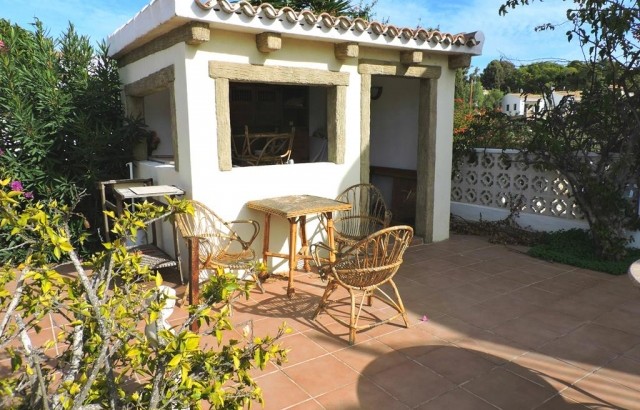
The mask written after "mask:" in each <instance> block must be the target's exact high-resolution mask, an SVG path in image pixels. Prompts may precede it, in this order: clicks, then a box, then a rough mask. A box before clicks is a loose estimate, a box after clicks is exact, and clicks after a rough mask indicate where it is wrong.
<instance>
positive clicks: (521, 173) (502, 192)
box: [451, 149, 583, 220]
mask: <svg viewBox="0 0 640 410" xmlns="http://www.w3.org/2000/svg"><path fill="white" fill-rule="evenodd" d="M451 201H453V202H458V203H464V204H472V205H479V206H484V207H491V208H502V209H505V210H506V211H509V210H510V209H511V208H512V206H515V207H517V208H518V210H519V212H520V213H529V214H536V215H543V216H551V217H555V218H563V219H568V220H582V219H583V216H582V213H581V212H580V209H579V207H578V205H577V204H576V203H575V201H574V200H573V198H572V196H571V192H570V189H569V184H568V182H567V180H566V179H565V178H564V177H563V176H562V175H561V174H560V173H559V172H557V171H541V170H537V169H535V167H533V166H531V165H528V164H527V163H526V162H525V161H524V159H523V157H522V154H521V153H520V152H519V151H517V150H506V151H503V150H500V149H487V150H484V149H479V150H478V151H477V156H476V158H475V159H474V161H472V162H467V161H464V162H462V163H461V164H459V167H458V171H457V172H456V173H455V174H454V176H453V179H452V185H451Z"/></svg>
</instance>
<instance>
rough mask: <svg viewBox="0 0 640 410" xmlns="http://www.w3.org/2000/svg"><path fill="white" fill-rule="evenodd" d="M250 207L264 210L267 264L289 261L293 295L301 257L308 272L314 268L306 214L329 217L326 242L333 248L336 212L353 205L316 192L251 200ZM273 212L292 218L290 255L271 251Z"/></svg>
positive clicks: (327, 218) (290, 290)
mask: <svg viewBox="0 0 640 410" xmlns="http://www.w3.org/2000/svg"><path fill="white" fill-rule="evenodd" d="M247 207H248V208H250V209H255V210H257V211H262V212H264V240H263V245H262V249H263V252H262V256H263V260H264V262H265V263H266V261H267V258H268V257H277V258H284V259H288V260H289V285H288V287H287V295H288V296H289V297H292V296H293V295H294V294H295V289H294V287H293V277H294V271H295V269H296V266H297V264H298V259H304V269H305V271H307V272H309V271H310V270H311V268H310V266H309V259H311V256H310V255H309V243H308V240H307V233H306V223H307V216H308V215H313V214H323V215H324V217H325V218H326V229H327V241H328V242H329V247H330V248H331V249H333V248H334V246H335V242H334V236H333V212H336V211H347V210H349V209H351V204H348V203H345V202H340V201H336V200H334V199H329V198H322V197H319V196H313V195H288V196H281V197H276V198H266V199H260V200H256V201H249V202H248V203H247ZM272 215H277V216H281V217H283V218H286V219H287V220H288V221H289V253H288V254H285V253H277V252H271V251H269V232H270V226H271V216H272ZM298 225H300V239H301V241H302V244H301V245H302V246H301V248H300V251H299V252H298V251H297V250H296V249H297V248H296V246H297V243H296V242H297V237H298ZM334 257H335V255H333V254H330V255H329V258H330V260H332V261H333V258H334Z"/></svg>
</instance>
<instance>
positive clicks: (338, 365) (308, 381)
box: [283, 355, 360, 397]
mask: <svg viewBox="0 0 640 410" xmlns="http://www.w3.org/2000/svg"><path fill="white" fill-rule="evenodd" d="M283 372H284V373H285V374H286V375H287V376H289V377H290V378H291V380H293V381H294V382H295V383H296V384H298V385H299V386H300V387H302V388H303V389H304V390H305V391H306V392H308V393H309V394H310V395H311V396H312V397H315V396H319V395H321V394H324V393H328V392H330V391H333V390H335V389H338V388H341V387H344V386H346V385H348V384H352V383H355V382H356V381H357V380H358V378H359V377H360V375H359V374H358V373H357V372H356V371H355V370H353V369H351V368H349V367H348V366H347V365H346V364H344V363H342V362H341V361H339V360H338V359H336V358H335V357H333V356H331V355H327V356H322V357H319V358H317V359H312V360H309V361H306V362H304V363H301V364H298V365H295V366H291V367H287V368H285V369H283Z"/></svg>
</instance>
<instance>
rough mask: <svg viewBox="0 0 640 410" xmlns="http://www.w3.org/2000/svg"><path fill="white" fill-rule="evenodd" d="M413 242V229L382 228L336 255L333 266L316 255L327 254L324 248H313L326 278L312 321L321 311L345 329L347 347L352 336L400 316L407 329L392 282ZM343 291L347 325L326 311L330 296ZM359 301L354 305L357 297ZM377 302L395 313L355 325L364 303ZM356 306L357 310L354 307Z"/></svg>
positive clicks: (353, 339)
mask: <svg viewBox="0 0 640 410" xmlns="http://www.w3.org/2000/svg"><path fill="white" fill-rule="evenodd" d="M412 238H413V229H412V228H411V227H410V226H406V225H400V226H394V227H391V228H385V229H382V230H380V231H378V232H375V233H373V234H372V235H369V236H368V237H366V238H365V239H362V240H360V241H359V242H357V243H355V244H354V245H353V246H350V247H348V248H347V249H346V250H345V251H341V252H337V254H336V260H335V262H333V263H331V262H327V261H326V259H323V258H321V257H320V255H319V253H320V252H325V251H330V249H328V247H327V246H326V245H325V244H322V243H319V244H314V245H313V246H312V247H313V248H314V249H313V250H312V254H313V256H314V260H315V262H316V264H317V265H318V266H319V271H320V273H321V275H323V276H324V277H326V278H328V283H327V287H326V288H325V291H324V294H323V295H322V299H321V300H320V303H319V305H318V308H317V309H316V311H315V313H314V315H313V318H314V319H315V318H316V317H317V316H318V315H319V314H320V312H322V311H324V312H326V313H327V314H328V315H329V316H331V317H332V318H334V319H335V320H336V321H338V322H339V323H341V324H342V325H344V326H347V327H348V328H349V343H350V344H353V343H354V342H355V339H356V332H358V331H362V330H366V329H370V328H372V327H374V326H378V325H381V324H384V323H387V322H389V321H391V320H394V319H395V318H397V317H399V316H402V319H403V321H404V324H405V326H406V327H408V326H409V322H408V320H407V314H406V312H405V309H404V305H403V304H402V299H401V298H400V293H399V292H398V288H397V287H396V285H395V283H394V282H393V276H394V275H395V274H396V272H397V271H398V269H399V268H400V265H401V264H402V256H403V255H404V251H405V250H406V249H407V247H408V246H409V244H410V243H411V239H412ZM385 283H388V284H389V285H390V286H391V289H392V290H393V293H394V295H393V296H392V295H389V294H388V293H386V292H385V291H383V290H382V289H380V286H381V285H383V284H385ZM339 286H340V287H343V288H345V289H346V290H347V291H348V292H349V296H350V299H351V313H350V320H349V322H348V323H347V322H346V321H345V320H343V319H342V318H340V317H339V316H338V315H337V314H335V313H334V312H332V311H331V310H330V309H329V306H330V304H331V303H332V302H331V301H330V300H329V297H330V296H331V294H332V293H333V292H334V291H335V290H336V289H337V288H338V287H339ZM358 296H360V297H361V299H360V301H359V302H358V303H356V299H357V297H358ZM373 297H375V298H376V299H379V300H381V301H382V302H384V303H386V304H387V305H389V306H391V307H392V308H393V309H394V310H395V314H394V315H392V316H390V317H387V318H386V319H379V320H377V321H375V322H373V323H368V324H366V325H362V326H360V325H358V321H359V319H360V317H361V313H362V312H363V308H364V305H365V302H366V304H367V305H368V306H371V301H372V298H373ZM356 305H357V306H356Z"/></svg>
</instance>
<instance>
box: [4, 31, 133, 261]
mask: <svg viewBox="0 0 640 410" xmlns="http://www.w3.org/2000/svg"><path fill="white" fill-rule="evenodd" d="M33 28H34V31H29V30H26V29H24V28H21V27H19V26H17V25H11V23H10V22H9V21H7V20H4V19H0V149H1V154H2V155H0V165H1V166H2V167H3V169H5V170H7V171H8V172H9V173H10V174H11V175H12V176H13V177H14V178H15V179H16V180H18V181H20V182H21V183H22V185H23V186H24V189H25V190H26V191H27V192H30V193H32V195H33V196H34V197H35V198H36V199H51V198H55V199H56V200H57V201H58V202H60V203H64V204H66V205H72V204H76V203H77V207H75V209H76V210H77V212H78V213H79V214H83V215H84V217H85V218H86V219H85V221H88V222H90V223H92V224H93V223H94V222H95V225H96V226H99V225H98V224H97V222H98V221H99V217H100V215H99V212H98V209H97V208H98V207H97V201H96V200H95V199H94V198H95V197H93V196H92V195H93V194H94V193H95V191H96V182H97V181H99V180H106V179H112V178H118V177H126V176H127V169H126V167H125V164H126V163H127V162H129V161H130V160H131V159H132V152H133V144H134V142H135V141H136V140H137V139H139V138H142V137H143V131H142V129H141V125H142V124H141V123H139V122H137V121H134V120H131V119H127V118H125V115H124V112H123V106H122V102H121V99H120V92H121V90H120V82H119V77H118V71H117V63H116V61H115V60H112V59H111V58H109V57H108V56H107V50H106V47H105V46H101V47H100V49H99V50H98V51H97V52H95V51H94V49H93V48H92V47H91V46H90V44H89V39H88V38H87V37H85V36H80V35H79V34H78V33H77V32H76V31H75V30H74V28H73V26H72V25H70V26H69V28H68V29H67V31H66V33H65V34H63V35H62V36H61V38H60V39H58V40H54V39H53V38H51V37H49V36H48V34H47V32H46V31H45V29H44V28H43V25H42V23H41V22H40V21H38V20H36V22H35V23H34V27H33ZM83 194H91V195H89V196H88V195H83ZM83 222H84V221H83V220H82V218H79V219H78V220H76V221H75V222H73V223H72V228H73V229H74V231H77V229H79V227H80V225H82V224H83ZM6 240H7V235H6V232H5V235H0V249H3V248H6V247H7V246H6V243H5V242H4V241H6ZM7 256H8V255H7V254H6V253H5V254H2V253H1V252H0V260H3V259H4V258H6V257H7Z"/></svg>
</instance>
